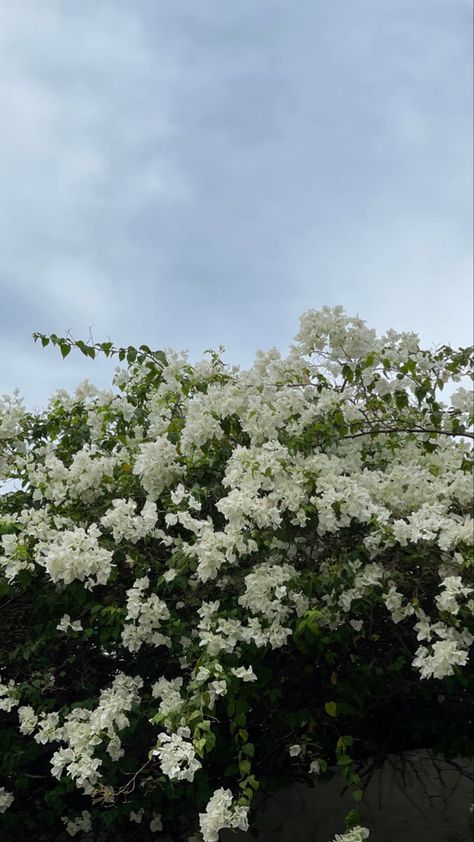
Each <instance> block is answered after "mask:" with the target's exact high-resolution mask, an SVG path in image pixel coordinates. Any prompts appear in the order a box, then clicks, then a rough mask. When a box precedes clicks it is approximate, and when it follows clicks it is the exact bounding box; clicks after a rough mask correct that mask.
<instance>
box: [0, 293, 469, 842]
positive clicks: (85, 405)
mask: <svg viewBox="0 0 474 842" xmlns="http://www.w3.org/2000/svg"><path fill="white" fill-rule="evenodd" d="M36 338H37V339H38V340H40V341H41V342H42V344H43V345H48V344H49V343H52V344H53V345H55V346H57V347H58V348H59V350H60V351H61V353H62V355H63V356H67V354H68V353H69V352H70V351H71V349H72V348H75V349H79V350H80V351H82V353H84V354H86V355H87V356H89V357H91V358H94V357H95V356H96V354H98V353H103V354H105V355H106V356H109V357H114V356H116V357H118V359H119V361H120V362H122V363H123V364H124V365H123V366H122V367H121V368H119V369H117V370H116V374H115V377H114V381H113V389H112V390H111V391H100V390H98V389H96V388H94V387H93V386H92V385H90V384H89V383H85V384H83V385H82V386H80V387H79V388H78V389H77V391H76V393H75V394H74V395H69V394H66V393H65V392H63V391H61V392H58V393H56V394H55V395H54V396H53V397H52V398H51V400H50V402H49V404H48V406H47V408H46V409H45V411H43V412H34V413H33V412H29V411H27V410H26V409H25V408H24V405H23V403H22V401H21V400H20V398H19V397H18V395H14V396H13V397H11V398H7V397H4V398H3V400H2V402H1V403H0V479H2V480H6V481H7V482H6V483H5V484H4V489H3V494H2V495H1V496H0V534H1V539H0V541H1V543H0V574H1V575H0V604H1V638H0V648H1V661H2V672H1V674H0V679H1V681H0V754H1V760H0V812H1V815H0V824H1V838H2V839H5V840H9V839H13V838H14V837H16V835H17V834H23V836H24V838H26V839H29V838H34V839H36V840H38V841H39V842H41V840H51V839H57V840H63V839H68V838H70V836H75V835H76V834H77V838H78V839H85V840H89V839H94V840H108V839H110V838H112V834H113V835H114V837H115V838H116V839H117V840H119V839H127V840H128V839H130V840H133V839H137V840H138V839H140V840H145V842H146V840H148V839H150V840H152V839H159V838H160V836H161V834H162V833H166V834H168V836H169V837H170V838H171V839H174V840H187V839H188V837H190V836H191V838H193V839H195V840H198V839H204V840H205V842H216V840H218V836H219V830H220V829H221V828H224V827H238V828H241V829H244V830H245V829H247V826H248V824H250V828H252V824H253V821H254V818H255V810H254V804H255V800H253V799H254V794H255V792H256V791H257V790H258V789H259V787H260V790H261V791H262V792H266V791H268V790H270V789H272V788H273V789H275V788H278V787H280V786H282V785H283V784H285V783H287V782H288V780H289V779H301V780H306V781H308V782H310V781H312V782H313V783H314V784H315V785H318V786H319V785H323V784H324V781H325V780H327V779H328V778H329V777H330V776H331V775H332V774H334V770H335V769H337V768H339V769H341V770H342V771H343V773H344V775H345V776H346V779H347V782H348V784H349V785H350V786H351V788H352V790H353V796H354V807H355V809H354V811H352V813H351V814H350V815H349V816H348V818H347V827H346V832H345V833H344V830H343V829H341V833H343V834H344V835H343V836H341V837H340V838H341V839H344V840H348V842H359V840H362V839H365V838H366V837H367V831H366V830H365V829H364V828H363V827H361V826H360V825H361V818H360V816H359V814H358V807H359V802H363V795H364V782H365V778H364V776H363V774H362V773H361V769H363V763H364V761H365V760H366V759H367V758H368V757H372V758H373V757H375V758H382V757H383V756H384V755H385V754H387V753H389V752H394V751H400V750H403V749H407V748H411V749H412V748H416V747H428V746H429V747H431V748H433V749H434V750H435V751H436V752H438V753H440V754H442V755H443V756H445V757H456V756H463V757H473V756H474V728H473V727H472V701H473V698H474V678H473V672H472V667H471V666H470V662H469V648H470V646H471V644H472V642H473V640H474V637H473V635H474V619H473V616H474V598H473V597H474V585H473V560H474V555H473V551H472V543H473V530H472V520H471V514H472V448H471V440H472V438H473V433H472V423H473V418H472V415H473V407H472V395H471V392H470V391H468V390H467V389H465V388H464V386H459V383H460V381H461V380H462V378H465V376H466V375H467V374H469V373H470V372H472V368H471V365H472V351H471V350H470V349H458V350H453V349H452V348H450V347H447V346H444V347H440V348H437V349H434V350H423V349H421V348H420V346H419V341H418V338H417V336H416V335H415V334H412V333H403V334H399V333H396V332H394V331H389V332H388V333H387V334H386V335H385V336H382V337H377V336H376V334H375V332H374V331H372V330H370V329H368V328H367V326H366V325H365V323H364V322H363V321H361V320H360V319H358V318H349V317H347V316H346V315H345V314H344V312H343V311H342V308H334V309H329V308H324V309H323V310H322V311H320V312H315V311H310V312H308V313H306V314H305V315H304V316H303V317H302V319H301V328H300V331H299V333H298V335H297V337H296V340H295V343H296V344H295V345H294V346H293V347H292V348H291V349H290V352H289V354H288V356H287V357H284V358H283V357H282V356H281V355H280V353H279V352H278V351H277V350H276V349H272V350H270V351H268V352H265V353H264V352H258V354H257V356H256V360H255V363H254V365H253V367H252V368H250V370H248V371H241V370H239V369H238V368H237V367H230V366H228V365H226V364H224V362H223V360H222V358H221V356H220V355H219V354H216V353H214V352H209V353H208V358H206V359H205V360H204V361H201V362H199V363H197V364H191V363H190V362H189V361H188V359H187V356H186V355H185V354H177V353H175V352H173V351H168V350H167V351H166V352H163V351H152V350H151V349H150V348H148V347H147V346H141V347H140V348H139V349H135V348H132V347H128V348H115V347H114V346H113V345H112V344H111V343H101V344H96V345H87V344H86V343H84V342H81V341H78V342H76V341H73V340H72V339H62V338H59V337H57V336H54V335H53V336H50V337H47V336H43V335H37V336H36ZM453 381H454V382H455V383H456V382H457V387H456V388H455V389H454V390H453V388H451V390H450V389H449V388H448V390H447V391H448V393H449V392H450V395H451V396H450V398H449V400H448V401H447V402H443V401H442V400H441V396H440V392H441V390H442V389H443V388H445V387H446V386H447V385H448V386H449V384H450V383H451V382H453ZM12 480H13V481H14V482H11V481H12ZM258 798H259V796H257V799H256V800H257V802H258ZM466 821H467V817H466ZM250 833H252V830H250ZM162 838H165V837H164V836H163V837H162Z"/></svg>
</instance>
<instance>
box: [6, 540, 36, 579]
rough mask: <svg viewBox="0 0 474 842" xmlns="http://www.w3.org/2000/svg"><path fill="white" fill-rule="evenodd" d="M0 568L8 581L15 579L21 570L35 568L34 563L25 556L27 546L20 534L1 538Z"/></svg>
mask: <svg viewBox="0 0 474 842" xmlns="http://www.w3.org/2000/svg"><path fill="white" fill-rule="evenodd" d="M0 549H1V550H2V552H3V554H2V555H0V569H1V570H2V571H3V575H4V576H5V578H6V579H7V580H8V581H11V580H12V579H14V578H15V577H16V576H18V574H19V573H20V571H21V570H33V569H34V564H33V563H32V562H31V561H28V559H27V558H25V554H24V553H25V546H24V544H23V543H22V541H21V539H20V538H19V536H18V535H11V534H10V535H8V534H7V535H2V536H1V538H0Z"/></svg>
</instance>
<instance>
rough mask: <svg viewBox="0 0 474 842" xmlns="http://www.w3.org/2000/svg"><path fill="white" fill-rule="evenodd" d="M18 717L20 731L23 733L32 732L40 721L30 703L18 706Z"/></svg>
mask: <svg viewBox="0 0 474 842" xmlns="http://www.w3.org/2000/svg"><path fill="white" fill-rule="evenodd" d="M18 718H19V720H20V732H21V733H22V734H26V735H28V734H32V733H33V731H34V730H35V728H36V725H37V723H38V717H37V716H36V714H35V712H34V710H33V708H32V707H30V705H22V706H21V707H19V708H18Z"/></svg>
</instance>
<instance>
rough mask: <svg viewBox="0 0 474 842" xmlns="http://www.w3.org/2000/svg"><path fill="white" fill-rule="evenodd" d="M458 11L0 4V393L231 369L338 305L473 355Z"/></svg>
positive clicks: (330, 0) (467, 84)
mask: <svg viewBox="0 0 474 842" xmlns="http://www.w3.org/2000/svg"><path fill="white" fill-rule="evenodd" d="M471 33H472V3H471V0H383V2H381V0H321V1H320V2H315V1H314V0H298V1H297V2H295V0H271V2H270V0H265V2H264V0H199V2H196V1H195V0H140V1H139V2H130V0H21V2H20V3H12V2H11V0H0V113H1V115H2V125H3V128H2V131H1V133H0V255H1V260H0V394H1V393H3V392H11V391H12V390H13V389H14V388H15V387H18V388H19V389H20V391H21V392H22V393H23V394H24V396H25V399H26V402H27V404H28V405H30V406H33V405H34V406H38V407H39V406H41V405H43V404H44V403H45V402H46V400H47V398H48V397H49V395H50V394H51V393H52V392H53V391H54V390H55V389H57V388H68V389H73V388H74V387H75V386H76V385H77V383H79V382H80V381H81V380H83V379H84V378H89V379H90V380H92V381H93V382H96V383H97V384H98V385H100V386H106V385H107V384H108V383H109V382H110V377H111V373H112V370H113V366H112V365H111V364H110V362H107V361H105V360H104V361H103V362H101V361H95V362H92V361H90V360H88V359H86V358H84V357H82V356H81V355H80V354H71V355H70V356H69V357H68V358H67V360H65V361H63V360H62V359H61V357H60V355H59V354H58V353H57V352H55V351H54V350H52V349H51V348H47V349H44V350H43V349H42V348H41V347H40V346H38V345H35V344H34V343H33V341H32V338H31V334H32V332H33V331H35V330H37V331H42V332H45V333H51V332H55V333H57V334H58V335H64V334H66V333H67V332H68V331H70V333H71V334H72V335H73V336H74V337H75V338H76V339H78V338H85V339H87V338H88V337H89V334H90V333H92V335H93V337H94V339H95V340H96V341H105V340H108V339H111V340H113V341H114V342H116V343H118V344H135V345H139V344H141V343H147V344H148V345H150V346H152V347H154V348H166V347H173V348H176V349H182V348H187V349H189V351H190V355H191V358H192V359H198V358H200V357H201V355H202V353H203V351H205V349H207V348H210V347H213V348H217V347H218V346H219V345H221V344H223V345H225V347H226V349H227V350H226V359H227V361H228V362H230V363H233V364H240V365H242V366H247V365H250V364H251V362H252V359H253V356H254V352H255V350H256V349H257V348H269V347H271V346H277V347H279V348H281V349H282V350H283V351H284V350H285V349H286V348H287V347H288V345H289V344H290V343H291V341H292V337H293V336H294V335H295V333H296V331H297V329H298V317H299V315H300V314H301V313H303V312H304V311H305V310H308V309H311V308H315V309H318V308H320V307H322V306H323V305H329V306H334V305H336V304H342V305H343V306H344V308H345V309H346V311H347V312H348V313H350V314H358V315H359V316H361V317H362V318H364V319H366V321H367V322H368V324H369V325H370V326H371V327H375V328H377V330H379V331H384V330H386V329H387V328H390V327H394V328H396V329H398V330H415V331H417V332H418V333H419V334H420V336H421V338H422V340H423V341H424V342H425V344H427V345H432V344H439V343H445V342H450V343H452V344H455V345H466V344H469V343H470V342H471V341H472V272H473V267H472V262H473V257H472V254H473V240H472V228H473V208H472V193H473V176H472V142H473V139H472V134H473V130H472V34H471Z"/></svg>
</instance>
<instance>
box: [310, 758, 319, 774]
mask: <svg viewBox="0 0 474 842" xmlns="http://www.w3.org/2000/svg"><path fill="white" fill-rule="evenodd" d="M309 771H310V774H311V775H319V773H320V771H321V763H320V762H319V760H312V761H311V763H310V766H309Z"/></svg>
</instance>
